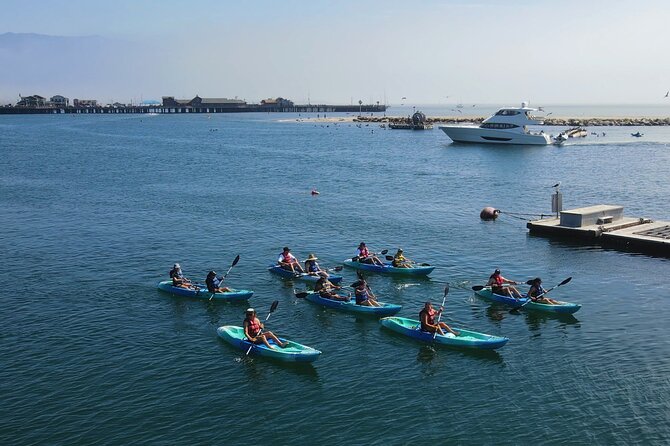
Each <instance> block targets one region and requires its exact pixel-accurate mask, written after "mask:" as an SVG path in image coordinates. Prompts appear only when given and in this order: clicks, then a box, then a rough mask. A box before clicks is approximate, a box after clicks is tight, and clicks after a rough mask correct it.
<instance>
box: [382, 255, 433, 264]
mask: <svg viewBox="0 0 670 446" xmlns="http://www.w3.org/2000/svg"><path fill="white" fill-rule="evenodd" d="M385 259H386V260H388V261H389V262H392V261H393V256H386V257H385ZM405 262H408V263H411V264H413V265H419V266H430V263H417V262H415V261H414V260H405Z"/></svg>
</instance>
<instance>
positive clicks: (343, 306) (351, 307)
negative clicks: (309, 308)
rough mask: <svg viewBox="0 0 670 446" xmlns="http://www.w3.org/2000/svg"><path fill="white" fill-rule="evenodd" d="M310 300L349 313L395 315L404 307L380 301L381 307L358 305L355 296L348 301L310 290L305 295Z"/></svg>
mask: <svg viewBox="0 0 670 446" xmlns="http://www.w3.org/2000/svg"><path fill="white" fill-rule="evenodd" d="M305 299H307V300H308V301H310V302H313V303H315V304H319V305H323V306H324V307H328V308H332V309H334V310H339V311H347V312H349V313H356V314H363V315H368V316H393V315H394V314H396V313H397V312H398V311H400V310H401V309H402V306H400V305H396V304H386V303H383V302H379V303H380V304H381V305H382V306H381V307H368V306H366V305H356V301H355V298H353V297H352V298H351V301H349V302H346V301H343V300H333V299H325V298H323V297H321V296H320V295H319V294H318V293H315V292H310V293H308V294H307V296H305Z"/></svg>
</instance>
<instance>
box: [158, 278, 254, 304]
mask: <svg viewBox="0 0 670 446" xmlns="http://www.w3.org/2000/svg"><path fill="white" fill-rule="evenodd" d="M199 286H200V289H199V290H192V289H187V288H181V287H177V286H172V281H171V280H165V281H163V282H160V283H159V284H158V289H159V290H161V291H164V292H166V293H170V294H173V295H175V296H183V297H192V298H195V299H210V298H212V300H220V301H225V302H241V301H246V300H249V299H250V298H251V296H253V294H254V292H253V291H251V290H232V291H231V292H229V293H214V295H213V296H212V293H210V292H209V291H207V287H206V286H205V285H199Z"/></svg>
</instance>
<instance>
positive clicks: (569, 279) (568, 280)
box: [556, 277, 572, 286]
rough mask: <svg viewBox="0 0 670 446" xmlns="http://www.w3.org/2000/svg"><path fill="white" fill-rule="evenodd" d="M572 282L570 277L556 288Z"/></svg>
mask: <svg viewBox="0 0 670 446" xmlns="http://www.w3.org/2000/svg"><path fill="white" fill-rule="evenodd" d="M571 280H572V277H568V278H567V279H565V280H564V281H563V282H561V283H559V284H558V285H556V286H561V285H565V284H566V283H568V282H570V281H571Z"/></svg>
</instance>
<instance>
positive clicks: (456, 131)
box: [440, 102, 552, 145]
mask: <svg viewBox="0 0 670 446" xmlns="http://www.w3.org/2000/svg"><path fill="white" fill-rule="evenodd" d="M534 111H537V109H534V108H529V107H528V105H527V104H526V103H525V102H524V103H522V104H521V107H518V108H517V107H505V108H501V109H500V110H498V111H497V112H496V114H495V115H493V116H490V117H489V118H487V119H485V120H484V122H482V123H481V124H480V125H444V126H440V129H442V131H443V132H444V133H446V134H447V136H449V138H451V139H452V140H453V141H454V142H478V143H493V144H534V145H547V144H551V143H552V140H551V138H550V137H549V135H547V134H545V133H544V131H540V132H531V131H529V130H528V126H529V125H542V124H544V122H542V121H540V120H538V119H537V118H535V117H534V116H533V115H532V112H534Z"/></svg>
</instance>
